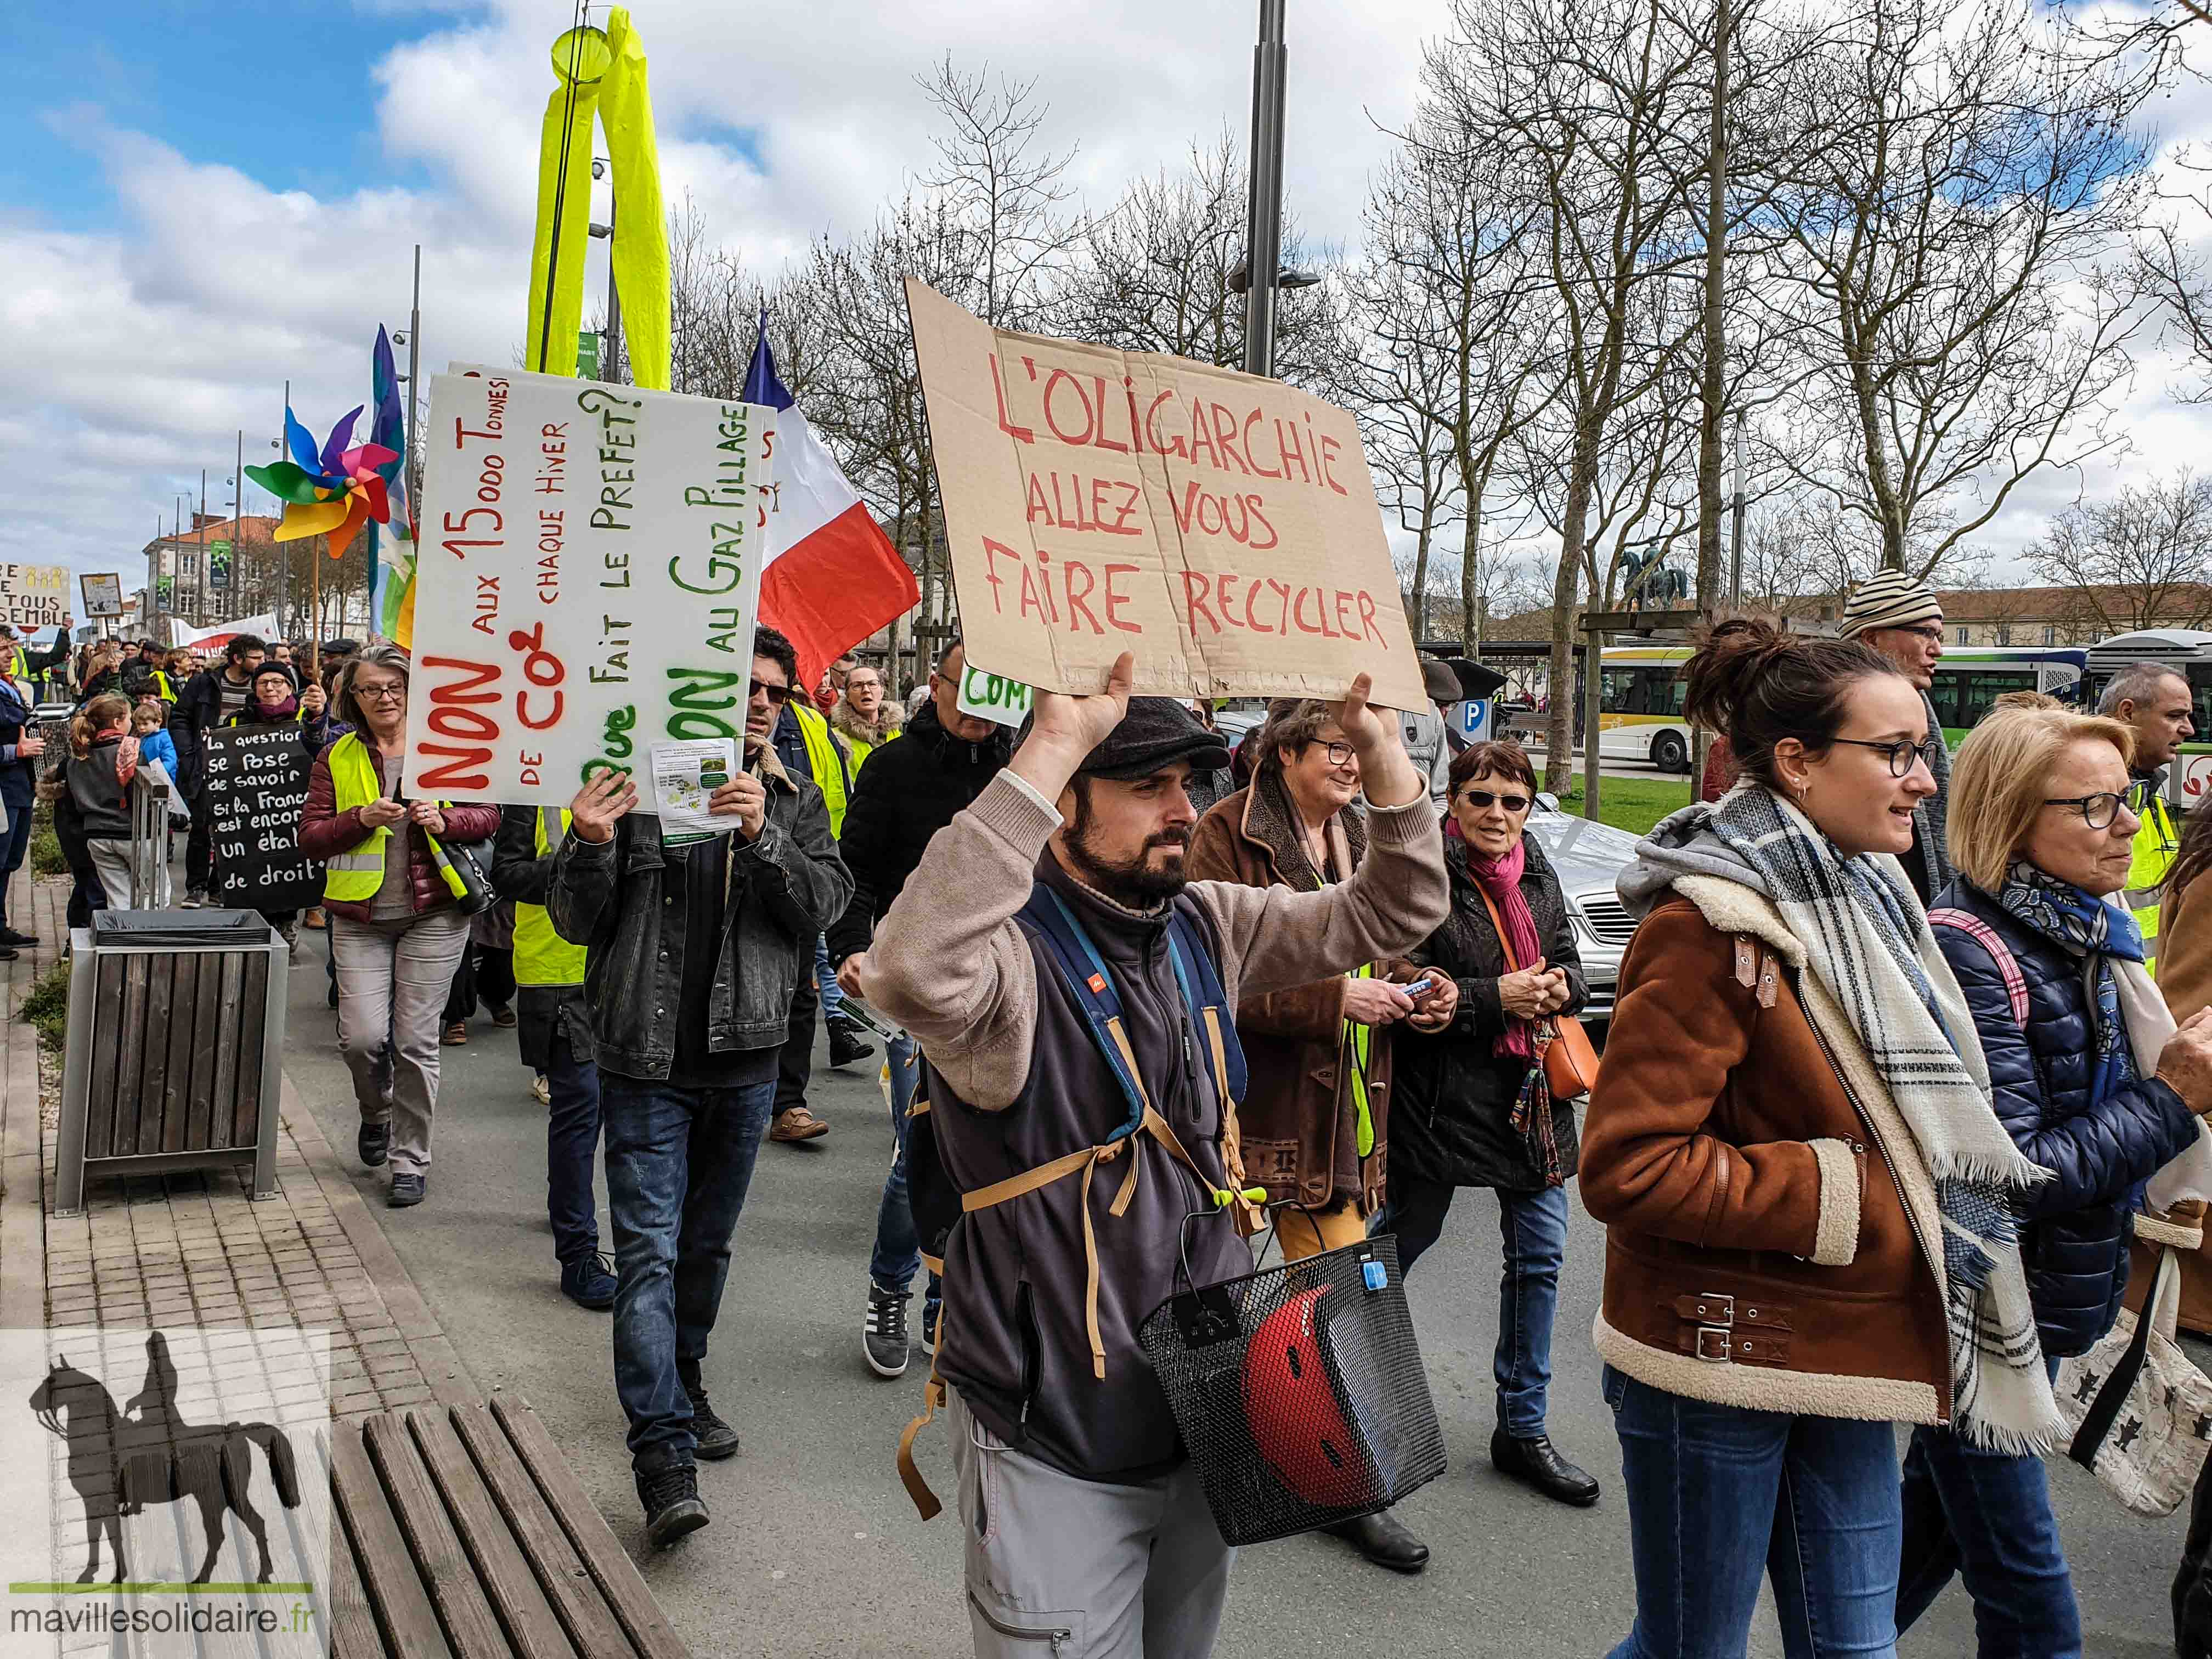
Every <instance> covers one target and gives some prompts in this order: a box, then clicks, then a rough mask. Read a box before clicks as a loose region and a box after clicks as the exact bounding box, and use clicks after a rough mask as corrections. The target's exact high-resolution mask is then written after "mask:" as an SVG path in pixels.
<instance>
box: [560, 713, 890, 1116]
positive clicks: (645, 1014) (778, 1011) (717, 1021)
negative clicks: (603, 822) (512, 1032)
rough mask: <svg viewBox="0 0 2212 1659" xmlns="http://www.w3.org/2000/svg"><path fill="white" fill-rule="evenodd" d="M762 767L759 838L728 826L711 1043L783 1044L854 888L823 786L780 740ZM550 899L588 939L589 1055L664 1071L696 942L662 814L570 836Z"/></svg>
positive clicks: (643, 1070) (566, 927) (577, 936)
mask: <svg viewBox="0 0 2212 1659" xmlns="http://www.w3.org/2000/svg"><path fill="white" fill-rule="evenodd" d="M758 768H759V772H758V775H759V777H760V779H761V781H762V782H763V783H764V784H765V785H766V786H767V787H768V817H767V822H766V823H763V825H762V826H761V833H760V839H759V840H757V841H755V842H746V841H745V839H744V836H741V835H732V836H731V838H730V889H729V903H728V905H727V907H726V909H725V911H724V915H723V923H722V938H721V939H720V944H719V947H718V961H717V965H716V969H715V973H714V992H713V994H712V997H711V998H710V1000H709V1002H708V1021H709V1029H708V1034H707V1042H708V1048H710V1049H712V1050H715V1051H720V1052H727V1051H729V1050H732V1049H741V1048H775V1047H777V1046H778V1045H780V1044H781V1043H782V1042H783V1041H784V1037H785V1028H786V1026H787V1024H788V1022H789V1019H790V1014H791V998H792V993H793V990H794V989H795V988H796V987H797V986H798V983H799V975H800V974H801V973H802V972H809V971H811V969H812V967H813V963H814V939H815V935H817V933H820V932H821V931H822V930H823V928H824V927H827V926H829V924H830V923H831V922H833V921H836V919H837V918H838V917H839V916H840V915H843V914H844V909H845V906H846V904H847V902H848V901H849V900H850V899H851V898H852V896H853V878H852V877H851V876H850V875H848V874H847V873H846V870H845V866H844V862H843V860H841V859H840V858H839V857H838V856H837V843H836V842H835V841H834V840H833V839H831V837H830V834H829V809H828V808H827V807H825V806H824V805H823V801H822V792H821V791H820V790H819V789H817V787H815V786H814V785H813V784H812V783H811V782H805V781H794V780H793V778H792V776H791V775H790V774H789V773H787V772H786V771H785V770H784V769H783V767H782V765H781V763H779V762H778V761H777V760H776V758H775V755H774V753H773V752H763V754H762V755H761V757H760V758H759V761H758ZM545 908H546V909H547V911H548V912H549V913H550V915H551V916H552V918H553V926H554V927H556V929H558V930H559V932H560V933H561V936H562V938H563V939H569V940H572V941H574V942H578V943H580V944H583V945H588V946H589V947H590V950H591V955H590V957H589V959H588V962H587V963H586V968H585V970H584V991H585V1000H586V1003H587V1004H588V1005H589V1006H590V1008H591V1011H592V1021H591V1024H592V1031H591V1041H592V1048H593V1050H594V1053H593V1054H592V1058H593V1059H595V1060H597V1061H598V1062H599V1064H600V1065H601V1066H605V1067H606V1068H607V1069H608V1070H609V1071H611V1072H615V1073H619V1074H621V1075H622V1076H624V1077H634V1078H648V1079H658V1078H665V1077H666V1076H667V1075H668V1068H669V1065H670V1062H671V1060H672V1059H673V1058H674V1055H675V1052H676V1015H677V1008H678V1003H679V1000H680V999H681V994H682V991H683V987H684V951H685V950H686V949H687V948H688V947H689V945H690V940H689V939H688V938H687V937H686V929H685V927H684V895H683V890H682V872H681V871H680V869H679V870H678V871H677V872H675V875H674V878H673V879H671V872H670V867H669V865H668V862H667V860H666V856H665V852H664V849H663V848H662V846H661V840H660V820H659V817H657V816H655V815H653V814H651V813H637V812H633V813H631V814H629V816H628V817H624V818H623V820H622V821H621V822H620V823H617V825H616V826H615V834H614V836H613V838H612V839H611V840H610V841H605V842H597V843H594V842H587V841H585V840H584V839H582V838H581V837H580V836H568V837H567V838H566V839H565V840H564V841H562V843H561V851H560V853H559V854H558V855H557V856H556V859H555V860H554V866H553V884H552V888H551V890H550V891H549V892H548V894H547V895H546V905H545Z"/></svg>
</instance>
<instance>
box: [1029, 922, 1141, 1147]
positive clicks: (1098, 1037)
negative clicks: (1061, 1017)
mask: <svg viewBox="0 0 2212 1659" xmlns="http://www.w3.org/2000/svg"><path fill="white" fill-rule="evenodd" d="M1014 920H1015V921H1017V922H1018V923H1020V924H1021V927H1022V930H1023V932H1024V933H1027V934H1028V935H1029V936H1030V938H1031V939H1036V940H1037V941H1038V942H1039V943H1041V944H1042V945H1043V946H1044V947H1045V954H1046V955H1047V956H1048V957H1051V958H1052V963H1053V966H1054V968H1056V969H1059V970H1060V979H1061V980H1062V981H1064V982H1065V983H1066V986H1067V988H1068V992H1069V994H1071V995H1072V996H1073V997H1074V999H1075V1003H1076V1006H1078V1007H1079V1008H1080V1009H1082V1010H1083V1017H1084V1018H1085V1020H1086V1021H1087V1022H1089V1024H1090V1026H1091V1040H1092V1041H1093V1042H1097V1045H1098V1051H1099V1052H1100V1053H1101V1054H1103V1055H1104V1056H1105V1057H1106V1064H1107V1066H1109V1068H1110V1069H1111V1070H1112V1072H1113V1073H1114V1077H1115V1081H1116V1082H1118V1083H1120V1085H1121V1095H1122V1098H1123V1099H1125V1100H1126V1101H1127V1103H1128V1106H1129V1115H1128V1117H1127V1119H1126V1120H1125V1121H1123V1123H1122V1125H1121V1127H1120V1128H1118V1129H1116V1130H1115V1131H1114V1133H1112V1134H1111V1135H1109V1136H1108V1137H1107V1139H1108V1140H1109V1142H1110V1141H1115V1140H1123V1139H1127V1138H1128V1137H1129V1136H1131V1135H1133V1134H1134V1133H1136V1132H1137V1130H1138V1129H1139V1127H1141V1126H1142V1124H1143V1123H1144V1121H1145V1113H1146V1111H1147V1110H1148V1109H1150V1108H1151V1106H1152V1102H1151V1100H1150V1099H1149V1098H1147V1097H1146V1093H1145V1082H1144V1079H1143V1078H1142V1077H1141V1076H1139V1074H1138V1071H1137V1052H1136V1050H1135V1049H1134V1048H1131V1047H1130V1045H1129V1033H1128V1030H1127V1027H1126V1026H1125V1025H1123V1024H1122V1022H1121V992H1120V991H1119V990H1117V989H1116V988H1115V984H1114V975H1112V974H1111V973H1110V972H1109V971H1108V969H1107V967H1106V963H1105V962H1104V960H1103V958H1101V957H1100V956H1099V954H1098V947H1097V946H1096V945H1093V944H1091V938H1090V935H1089V934H1087V933H1085V932H1084V931H1083V926H1082V924H1081V923H1080V922H1079V921H1076V919H1075V913H1074V912H1073V910H1070V909H1069V908H1067V901H1066V900H1065V899H1063V898H1062V897H1060V895H1059V894H1057V893H1055V892H1054V891H1053V890H1052V889H1051V888H1049V887H1048V886H1046V885H1045V884H1043V883H1042V882H1038V883H1037V884H1036V885H1035V886H1033V887H1031V888H1030V897H1029V902H1028V903H1026V904H1024V905H1023V906H1022V908H1020V909H1019V910H1018V911H1017V912H1016V913H1015V915H1014Z"/></svg>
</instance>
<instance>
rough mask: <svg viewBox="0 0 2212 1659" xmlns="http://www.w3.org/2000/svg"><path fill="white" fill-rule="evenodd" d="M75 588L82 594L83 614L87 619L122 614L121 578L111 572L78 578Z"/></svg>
mask: <svg viewBox="0 0 2212 1659" xmlns="http://www.w3.org/2000/svg"><path fill="white" fill-rule="evenodd" d="M76 582H77V586H78V587H79V588H81V589H82V591H83V593H84V614H85V615H86V616H88V617H119V616H121V615H122V614H123V578H122V577H121V576H119V575H117V574H114V573H112V572H110V573H108V574H106V575H97V576H79V577H78V578H77V579H76Z"/></svg>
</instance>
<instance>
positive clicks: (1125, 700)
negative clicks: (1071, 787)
mask: <svg viewBox="0 0 2212 1659" xmlns="http://www.w3.org/2000/svg"><path fill="white" fill-rule="evenodd" d="M1136 678H1137V659H1136V658H1135V656H1134V655H1133V654H1132V653H1129V652H1127V651H1124V652H1123V653H1121V655H1120V656H1118V657H1116V658H1115V659H1114V666H1113V669H1112V671H1110V672H1109V674H1108V675H1107V676H1106V689H1105V690H1103V691H1098V692H1093V693H1092V694H1091V696H1074V695H1073V694H1071V693H1067V692H1061V691H1040V692H1038V693H1037V694H1036V704H1035V706H1034V707H1033V708H1031V710H1030V714H1031V721H1030V734H1029V736H1028V737H1027V738H1024V739H1023V740H1022V746H1021V747H1020V748H1019V749H1018V750H1016V751H1015V753H1014V758H1013V761H1012V763H1011V766H1010V768H1009V769H1010V770H1012V771H1013V772H1015V773H1017V774H1018V775H1020V777H1021V778H1022V781H1024V782H1025V783H1028V784H1030V785H1033V786H1034V787H1036V792H1037V793H1039V794H1041V795H1042V796H1043V797H1044V798H1045V799H1047V800H1057V799H1060V791H1061V790H1063V789H1065V788H1066V787H1067V781H1068V780H1069V779H1070V778H1073V776H1074V775H1075V770H1076V769H1077V768H1078V767H1079V766H1081V765H1082V764H1083V762H1084V757H1085V756H1087V755H1089V754H1090V752H1091V750H1094V749H1096V748H1097V746H1098V745H1099V744H1102V743H1103V742H1104V741H1105V740H1106V738H1107V737H1108V736H1109V734H1110V733H1111V732H1113V730H1114V728H1115V726H1119V725H1120V724H1121V717H1122V716H1123V715H1124V714H1127V713H1128V712H1129V688H1130V686H1131V685H1132V684H1134V683H1135V681H1136Z"/></svg>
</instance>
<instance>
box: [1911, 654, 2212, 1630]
mask: <svg viewBox="0 0 2212 1659" xmlns="http://www.w3.org/2000/svg"><path fill="white" fill-rule="evenodd" d="M2132 747H2133V734H2132V733H2131V732H2130V730H2129V728H2128V727H2127V726H2124V725H2123V724H2122V723H2121V722H2120V721H2118V720H2110V719H2105V718H2102V717H2100V716H2096V715H2091V714H2081V713H2078V712H2076V711H2075V710H2073V709H2069V708H2064V707H2063V706H2061V705H2060V704H2059V703H2057V702H2055V701H2054V700H2052V699H2051V698H2049V697H2045V696H2039V695H2038V694H2036V693H2033V692H2028V693H2020V694H2015V696H2009V697H2006V698H2002V699H2000V700H1999V702H1998V704H1997V706H1996V708H1992V709H1991V710H1990V713H1989V714H1988V715H1987V716H1985V717H1984V719H1983V720H1982V722H1981V724H1980V725H1978V726H1976V727H1975V728H1974V730H1973V732H1972V734H1971V735H1970V736H1968V738H1966V742H1965V743H1964V744H1960V749H1959V754H1958V757H1957V760H1956V761H1955V763H1954V765H1953V767H1952V771H1951V810H1950V842H1951V861H1952V863H1953V864H1954V866H1955V867H1956V868H1957V870H1958V872H1959V873H1958V876H1957V878H1955V879H1954V881H1953V882H1952V883H1951V884H1950V886H1949V887H1948V888H1946V889H1945V890H1943V891H1942V893H1941V894H1939V895H1938V896H1937V899H1936V905H1935V907H1934V908H1933V909H1931V910H1930V912H1929V921H1931V922H1933V923H1934V924H1935V933H1936V938H1937V939H1938V940H1939V941H1940V942H1941V943H1942V949H1943V954H1944V957H1946V959H1947V960H1948V962H1949V963H1950V964H1951V968H1952V970H1953V971H1954V973H1955V974H1956V975H1958V979H1959V983H1960V987H1961V988H1962V989H1963V990H1964V991H1965V993H1966V1006H1967V1007H1968V1009H1969V1010H1970V1011H1971V1012H1972V1016H1973V1022H1974V1027H1975V1030H1976V1032H1977V1034H1978V1036H1979V1037H1980V1039H1981V1047H1982V1051H1983V1053H1984V1054H1985V1055H1987V1057H1988V1060H1989V1073H1990V1087H1991V1090H1992V1092H1993V1094H1994V1097H1995V1101H1996V1111H1997V1115H1998V1117H1999V1118H2000V1119H2002V1121H2003V1123H2004V1126H2005V1127H2006V1128H2007V1129H2008V1130H2009V1131H2010V1132H2011V1135H2012V1139H2013V1140H2014V1142H2015V1144H2016V1145H2017V1146H2018V1147H2019V1148H2020V1150H2021V1152H2022V1153H2024V1154H2025V1155H2026V1156H2027V1158H2028V1159H2029V1160H2030V1161H2032V1162H2033V1163H2034V1164H2039V1165H2040V1166H2041V1167H2042V1168H2043V1169H2044V1170H2047V1171H2049V1178H2048V1179H2046V1180H2045V1181H2043V1182H2040V1183H2039V1184H2037V1185H2035V1186H2033V1187H2030V1188H2027V1189H2026V1190H2025V1191H2024V1192H2023V1193H2021V1194H2018V1195H2017V1197H2016V1199H2015V1206H2016V1208H2017V1210H2018V1212H2019V1228H2020V1235H2021V1245H2022V1248H2023V1250H2024V1252H2025V1255H2026V1257H2027V1285H2028V1294H2029V1297H2030V1299H2031V1301H2032V1303H2033V1309H2034V1315H2035V1325H2036V1331H2037V1334H2038V1336H2039V1339H2040V1341H2041V1345H2042V1351H2043V1355H2044V1358H2045V1359H2046V1360H2047V1361H2049V1362H2050V1364H2051V1368H2052V1369H2053V1370H2054V1371H2055V1370H2056V1369H2057V1362H2058V1361H2059V1360H2060V1359H2061V1358H2065V1357H2066V1356H2068V1355H2071V1354H2078V1353H2081V1352H2084V1351H2086V1350H2087V1348H2088V1347H2089V1346H2091V1345H2092V1344H2093V1343H2094V1342H2095V1341H2096V1340H2097V1339H2098V1338H2100V1337H2101V1336H2102V1335H2104V1334H2105V1333H2106V1331H2108V1330H2109V1329H2111V1328H2112V1322H2113V1320H2114V1318H2115V1317H2116V1316H2118V1313H2119V1310H2120V1297H2121V1294H2122V1292H2123V1291H2124V1290H2125V1288H2126V1285H2127V1279H2128V1238H2129V1233H2130V1225H2131V1224H2130V1215H2131V1214H2132V1212H2134V1211H2136V1210H2137V1209H2138V1208H2140V1207H2141V1204H2142V1187H2143V1183H2144V1182H2147V1181H2148V1179H2149V1178H2150V1176H2152V1175H2153V1174H2154V1173H2155V1172H2156V1171H2157V1170H2158V1168H2159V1166H2160V1164H2165V1163H2166V1162H2167V1161H2168V1160H2169V1159H2171V1158H2175V1157H2176V1156H2178V1155H2179V1153H2181V1152H2183V1151H2185V1149H2187V1147H2188V1146H2190V1144H2191V1142H2192V1141H2194V1140H2195V1139H2197V1136H2198V1134H2199V1133H2201V1131H2200V1129H2199V1127H2198V1123H2197V1119H2198V1116H2199V1115H2200V1114H2203V1113H2204V1112H2207V1111H2212V1014H2207V1013H2202V1012H2200V1013H2198V1014H2197V1015H2196V1016H2194V1017H2193V1018H2191V1020H2190V1022H2189V1023H2188V1024H2186V1025H2185V1026H2184V1027H2183V1028H2181V1030H2179V1031H2177V1030H2175V1029H2174V1025H2173V1021H2172V1018H2171V1017H2170V1016H2169V1015H2168V1014H2167V1012H2166V1007H2165V1005H2164V1004H2163V1003H2162V1002H2161V1001H2160V998H2159V994H2158V989H2157V987H2155V986H2154V984H2153V983H2152V982H2151V978H2150V975H2148V973H2147V972H2145V971H2144V969H2143V942H2142V934H2141V933H2139V932H2138V930H2137V928H2136V922H2135V919H2134V918H2133V917H2132V916H2130V915H2129V914H2128V913H2127V912H2126V911H2125V910H2124V909H2122V908H2120V907H2119V906H2118V905H2117V904H2114V903H2113V902H2112V895H2113V894H2115V893H2118V891H2120V890H2122V889H2123V888H2124V887H2125V886H2126V885H2127V884H2128V868H2129V865H2130V862H2131V860H2132V857H2133V847H2132V842H2133V839H2134V836H2135V833H2136V828H2137V826H2138V823H2139V822H2140V820H2139V819H2138V817H2137V816H2136V813H2137V811H2138V809H2139V808H2140V807H2141V805H2142V786H2141V785H2140V784H2138V783H2136V781H2133V780H2132V779H2130V776H2129V775H2128V760H2129V757H2130V752H2131V750H2132ZM1904 1505H1905V1536H1904V1543H1903V1550H1902V1555H1901V1559H1902V1562H1903V1569H1902V1581H1901V1583H1899V1588H1898V1599H1897V1622H1898V1627H1899V1629H1900V1630H1903V1629H1905V1628H1907V1627H1909V1626H1911V1624H1912V1622H1913V1620H1916V1619H1917V1618H1918V1617H1919V1616H1920V1614H1921V1613H1923V1612H1924V1611H1926V1609H1927V1607H1928V1606H1929V1603H1930V1602H1931V1601H1934V1600H1935V1599H1936V1595H1937V1594H1938V1593H1939V1592H1940V1591H1941V1590H1942V1588H1943V1587H1944V1585H1946V1584H1947V1583H1949V1582H1950V1580H1951V1577H1952V1575H1953V1574H1954V1573H1956V1574H1959V1575H1960V1576H1961V1577H1964V1578H1965V1580H1966V1587H1967V1589H1969V1591H1971V1592H1972V1595H1973V1598H1974V1624H1975V1628H1976V1631H1977V1632H1978V1636H1979V1639H1980V1647H1981V1652H1982V1654H1983V1655H1984V1659H1992V1656H1996V1655H1999V1654H2002V1655H2006V1656H2031V1659H2033V1656H2057V1655H2075V1654H2079V1653H2080V1652H2081V1613H2080V1611H2079V1609H2078V1608H2077V1607H2075V1600H2074V1587H2073V1582H2072V1579H2071V1578H2070V1577H2069V1574H2068V1571H2067V1566H2066V1557H2065V1554H2064V1553H2063V1551H2062V1550H2061V1548H2060V1547H2059V1541H2058V1528H2057V1521H2056V1520H2055V1518H2054V1517H2053V1516H2052V1514H2051V1493H2050V1488H2049V1486H2048V1485H2047V1484H2046V1482H2045V1476H2044V1469H2043V1462H2042V1460H2041V1459H2040V1458H2039V1457H2038V1456H2037V1455H2035V1454H2034V1451H2033V1449H2031V1448H2023V1447H2021V1446H2020V1445H2018V1444H2014V1445H2004V1444H1998V1445H1988V1444H1978V1443H1974V1442H1972V1441H1971V1440H1969V1439H1967V1438H1966V1437H1962V1436H1960V1435H1959V1434H1957V1433H1955V1432H1954V1431H1952V1430H1950V1429H1947V1428H1943V1427H1940V1426H1937V1425H1923V1426H1922V1427H1920V1428H1919V1429H1917V1430H1916V1431H1914V1433H1913V1437H1912V1446H1911V1451H1910V1452H1909V1454H1908V1455H1906V1458H1905V1479H1904Z"/></svg>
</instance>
